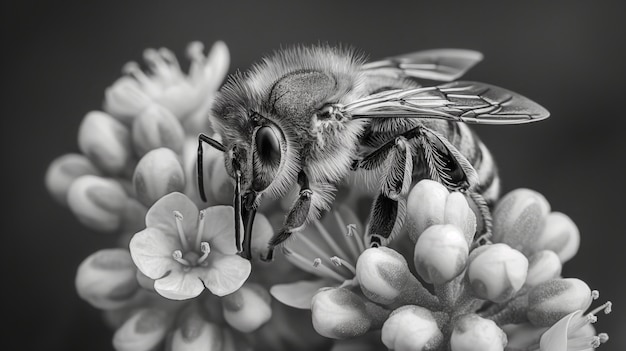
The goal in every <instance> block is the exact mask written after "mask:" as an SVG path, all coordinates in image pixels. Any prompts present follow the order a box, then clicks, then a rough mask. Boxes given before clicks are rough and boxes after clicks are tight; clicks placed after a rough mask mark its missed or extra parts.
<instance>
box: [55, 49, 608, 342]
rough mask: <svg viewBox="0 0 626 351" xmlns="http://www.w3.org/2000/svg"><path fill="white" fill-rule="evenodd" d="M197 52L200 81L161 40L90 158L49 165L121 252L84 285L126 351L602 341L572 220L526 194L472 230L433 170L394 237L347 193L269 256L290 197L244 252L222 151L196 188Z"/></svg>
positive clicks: (64, 191)
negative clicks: (375, 231)
mask: <svg viewBox="0 0 626 351" xmlns="http://www.w3.org/2000/svg"><path fill="white" fill-rule="evenodd" d="M187 54H188V56H189V58H190V60H191V65H190V68H189V72H188V73H184V72H183V71H182V70H181V68H180V66H179V64H178V62H177V60H176V57H175V56H174V54H173V53H172V52H170V51H169V50H167V49H159V50H153V49H149V50H146V51H145V53H144V59H145V61H146V64H147V66H148V68H149V70H148V72H144V71H142V70H141V69H140V68H139V65H138V64H137V63H129V64H127V65H126V66H125V67H124V73H125V75H124V76H123V77H122V78H120V79H118V80H117V81H116V82H114V83H113V84H112V86H111V87H109V88H108V89H107V90H106V92H105V102H104V107H103V111H92V112H89V113H88V114H87V115H86V116H85V117H84V119H83V121H82V123H81V125H80V128H79V132H78V148H79V150H80V153H76V154H68V155H64V156H61V157H59V158H57V159H56V160H54V161H53V162H52V163H51V165H50V166H49V168H48V172H47V174H46V185H47V187H48V190H49V191H50V193H51V194H52V196H53V197H54V198H55V199H56V200H57V201H58V202H59V203H60V204H62V205H65V206H67V207H68V208H69V209H70V210H71V211H72V213H73V214H74V215H75V216H76V218H77V219H78V220H79V221H80V222H81V223H83V224H84V225H85V226H86V227H88V228H90V229H92V230H94V231H97V232H103V233H109V234H110V235H113V236H114V238H115V239H116V241H117V243H118V244H119V246H118V247H115V248H107V249H102V250H99V251H97V252H95V253H93V254H92V255H90V256H89V257H87V258H86V259H85V260H84V261H83V262H82V263H81V264H80V266H79V267H78V270H77V273H76V289H77V292H78V295H79V296H80V297H81V298H82V299H84V300H85V301H87V302H88V303H90V304H91V305H93V306H94V307H96V308H98V309H101V310H103V311H104V315H105V317H106V321H107V322H108V324H110V325H111V326H112V327H113V328H114V329H115V332H114V336H113V346H114V347H115V349H116V350H156V349H167V350H173V351H179V350H197V349H209V350H239V349H273V350H279V349H289V350H291V349H300V350H317V349H322V348H325V349H332V350H333V351H340V350H354V349H359V350H384V349H392V350H399V351H404V350H452V351H465V350H467V351H473V350H481V351H482V350H485V351H497V350H508V351H534V350H541V351H546V350H550V351H553V350H554V351H565V350H587V349H591V348H595V347H598V346H599V345H600V344H602V343H604V342H606V341H607V340H608V336H607V335H606V334H604V333H600V334H597V333H596V332H595V329H594V328H593V326H592V325H591V324H592V323H593V322H595V320H596V319H597V314H598V313H599V312H600V311H604V312H605V313H609V312H610V309H611V303H610V302H607V303H605V304H603V305H601V306H599V307H596V308H594V309H592V310H591V311H589V312H587V310H588V309H589V308H590V306H591V304H592V302H593V300H595V299H597V298H598V296H599V293H598V292H597V291H594V290H591V289H590V288H589V286H587V284H586V283H585V282H583V281H581V280H579V279H576V278H564V277H562V276H561V268H562V264H563V263H565V262H566V261H568V260H569V259H571V258H572V257H573V256H574V255H575V254H576V252H577V250H578V248H579V245H580V235H579V232H578V229H577V227H576V225H575V224H574V222H573V221H572V220H571V219H570V218H569V217H568V216H566V215H565V214H562V213H559V212H551V209H550V205H549V204H548V202H547V200H546V199H545V198H544V197H543V196H542V195H541V194H539V193H537V192H535V191H532V190H528V189H517V190H514V191H512V192H510V193H509V194H507V195H505V196H504V197H503V198H501V199H500V200H499V201H498V202H497V203H496V204H495V205H494V207H493V211H492V212H493V213H492V214H493V233H492V235H491V236H481V238H488V239H487V240H477V237H478V235H477V234H482V232H483V230H484V225H483V224H484V222H485V219H483V218H481V217H480V213H481V212H480V211H478V210H477V209H476V208H475V206H474V205H475V204H474V202H473V200H472V197H470V196H467V194H465V193H461V192H449V191H448V190H447V189H446V188H445V187H444V186H443V185H441V184H439V183H437V182H435V181H430V180H422V181H420V182H418V183H417V184H416V185H415V186H413V188H412V189H411V190H410V193H409V195H408V198H407V206H406V221H405V225H404V228H403V230H402V231H401V232H400V234H399V235H398V236H397V237H396V238H394V239H393V240H391V241H390V243H389V244H388V246H379V245H374V246H371V245H369V240H368V233H367V225H366V224H367V221H368V218H367V216H366V215H360V216H359V215H357V214H356V213H359V214H361V213H364V212H367V211H368V210H369V207H370V206H369V205H370V204H371V202H372V200H373V196H372V195H371V194H369V193H368V192H366V191H362V190H361V189H360V188H359V187H357V186H356V185H355V186H353V187H349V186H346V187H344V186H343V185H342V186H340V191H339V192H338V194H337V196H336V200H335V204H334V205H333V208H332V209H331V210H329V211H326V212H324V213H323V214H322V215H321V217H320V218H319V219H316V220H312V221H311V222H309V223H308V224H307V226H306V227H305V228H304V229H303V230H302V231H300V232H298V233H296V234H295V235H294V236H293V238H292V239H291V240H289V241H288V242H287V243H286V244H285V245H284V246H283V248H282V253H283V255H280V254H279V255H276V256H277V257H275V260H274V262H272V263H271V264H267V263H264V262H261V261H260V260H259V259H258V257H261V256H262V255H263V253H264V251H265V250H266V249H267V246H266V244H267V242H268V239H269V238H270V237H271V236H272V234H273V233H274V232H275V231H276V230H277V229H278V228H280V226H281V225H282V223H283V221H284V216H285V213H286V211H287V209H288V208H289V207H290V206H291V205H292V203H293V201H294V199H295V196H296V195H297V189H293V191H292V192H290V193H289V194H287V195H286V196H285V197H283V198H282V199H278V200H277V201H273V202H272V201H265V202H264V204H262V205H261V207H260V208H259V211H258V214H257V215H256V218H255V221H254V226H253V233H252V238H253V241H252V243H251V245H252V251H253V259H252V260H250V261H249V260H246V259H244V258H242V257H240V256H239V255H238V253H237V251H236V247H237V245H236V244H237V243H235V235H234V233H235V225H240V224H239V223H238V224H235V221H234V217H235V216H234V209H233V208H232V207H231V206H230V205H229V204H230V203H231V202H232V198H233V183H232V180H231V179H230V178H229V176H228V175H227V174H226V170H225V167H224V158H223V157H224V156H223V154H222V153H220V152H218V151H217V150H214V149H212V148H206V149H204V159H203V167H204V168H203V170H202V172H203V173H204V175H205V176H206V182H205V189H204V192H205V193H206V194H207V198H208V202H203V201H201V200H200V198H199V195H198V194H199V191H198V190H199V189H198V188H197V183H196V176H197V169H196V160H197V152H198V141H197V135H198V133H201V132H202V133H209V134H212V129H211V124H210V121H209V119H208V118H207V116H208V115H209V111H210V107H211V103H212V97H213V96H214V94H215V92H216V90H217V88H218V87H219V85H220V84H221V82H222V80H223V78H224V75H225V74H226V71H227V69H228V62H229V54H228V50H227V48H226V46H225V45H224V44H223V43H221V42H218V43H216V44H214V45H213V48H212V49H211V50H210V52H209V54H208V55H207V56H205V55H204V54H203V47H202V45H201V44H199V43H192V44H191V45H189V48H188V52H187ZM215 137H216V138H219V136H215ZM357 185H358V184H357ZM363 208H365V209H366V210H365V211H362V209H363ZM477 216H478V217H477ZM240 230H242V229H240ZM239 244H240V243H239ZM274 300H277V301H274Z"/></svg>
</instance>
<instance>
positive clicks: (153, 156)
mask: <svg viewBox="0 0 626 351" xmlns="http://www.w3.org/2000/svg"><path fill="white" fill-rule="evenodd" d="M133 186H134V187H135V193H136V194H137V198H138V199H139V201H141V203H143V204H144V205H146V206H152V204H154V203H155V202H156V201H157V200H158V199H160V198H161V197H163V196H165V195H167V194H169V193H171V192H175V191H182V190H183V189H184V187H185V175H184V174H183V167H182V166H181V164H180V162H179V161H178V157H177V156H176V154H175V153H174V152H173V151H172V150H170V149H166V148H159V149H155V150H152V151H150V152H148V153H147V154H146V155H145V156H144V157H142V158H141V160H139V163H138V164H137V168H136V169H135V174H134V175H133Z"/></svg>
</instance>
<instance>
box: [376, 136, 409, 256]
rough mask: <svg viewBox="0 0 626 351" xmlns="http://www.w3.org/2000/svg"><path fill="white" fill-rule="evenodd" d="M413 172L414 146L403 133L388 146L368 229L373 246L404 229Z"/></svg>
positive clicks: (382, 242)
mask: <svg viewBox="0 0 626 351" xmlns="http://www.w3.org/2000/svg"><path fill="white" fill-rule="evenodd" d="M412 174H413V157H412V154H411V147H410V145H409V144H408V142H407V139H406V138H405V137H403V136H399V137H397V138H396V139H395V144H394V146H393V147H391V148H389V149H388V153H387V159H386V163H385V170H384V172H383V176H382V180H381V189H380V193H379V194H378V196H377V197H376V199H375V200H374V204H373V205H372V209H371V213H370V223H369V225H368V230H367V233H368V236H369V237H370V244H371V245H379V244H384V243H385V242H386V241H389V240H390V239H391V238H393V237H394V236H395V235H396V234H397V233H398V232H399V231H400V229H402V225H403V223H404V217H405V214H406V199H405V196H406V194H407V193H408V192H409V187H410V185H411V180H412Z"/></svg>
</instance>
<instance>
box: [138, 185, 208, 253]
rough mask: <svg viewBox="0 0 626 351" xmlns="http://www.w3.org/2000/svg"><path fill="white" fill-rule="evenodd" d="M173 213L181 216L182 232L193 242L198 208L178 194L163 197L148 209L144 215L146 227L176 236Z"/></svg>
mask: <svg viewBox="0 0 626 351" xmlns="http://www.w3.org/2000/svg"><path fill="white" fill-rule="evenodd" d="M174 211H178V212H180V213H181V214H182V215H183V231H184V233H185V235H187V236H188V238H189V240H194V238H195V236H196V233H197V227H198V208H197V207H196V205H195V204H194V203H193V202H192V201H191V200H190V199H189V198H188V197H187V196H186V195H184V194H181V193H178V192H174V193H169V194H167V195H165V196H163V197H162V198H160V199H159V200H158V201H157V202H155V203H154V205H152V207H150V209H149V210H148V213H147V214H146V226H147V227H154V228H158V229H161V230H162V231H163V232H164V233H166V234H173V235H174V236H178V234H177V233H178V229H177V227H176V218H175V217H174ZM192 242H193V241H192Z"/></svg>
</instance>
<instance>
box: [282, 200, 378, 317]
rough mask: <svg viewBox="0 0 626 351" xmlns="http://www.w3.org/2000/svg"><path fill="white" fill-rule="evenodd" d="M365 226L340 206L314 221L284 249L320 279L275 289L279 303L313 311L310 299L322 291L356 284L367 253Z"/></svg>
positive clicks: (287, 255) (305, 269) (288, 284)
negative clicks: (361, 259)
mask: <svg viewBox="0 0 626 351" xmlns="http://www.w3.org/2000/svg"><path fill="white" fill-rule="evenodd" d="M362 232H363V226H362V225H361V223H360V221H359V220H358V218H357V217H356V215H355V214H354V212H352V211H351V210H350V209H349V208H347V207H344V206H339V207H338V208H337V209H336V210H333V211H329V212H328V213H326V216H325V217H324V218H323V219H322V221H319V220H313V221H312V223H311V224H309V225H308V226H307V227H306V228H305V229H304V230H303V231H302V232H300V233H298V234H296V237H295V238H294V239H293V240H291V241H289V242H288V243H287V244H286V245H285V248H284V250H283V252H284V253H285V257H286V258H287V260H289V262H291V263H292V264H293V265H295V266H296V267H298V268H300V269H302V270H304V271H306V272H309V273H312V274H313V275H315V276H317V277H318V279H315V280H301V281H296V282H293V283H287V284H277V285H274V286H272V288H271V289H270V293H271V294H272V296H274V297H275V298H276V299H277V300H278V301H280V302H282V303H284V304H286V305H288V306H291V307H295V308H301V309H309V308H311V299H312V298H313V296H314V295H315V294H316V293H317V291H318V290H319V289H320V288H324V287H339V286H348V285H353V286H354V285H355V284H356V282H355V281H354V277H355V275H356V267H355V265H356V261H357V259H358V257H359V255H360V254H361V253H362V252H363V251H364V250H365V248H366V247H365V241H364V237H363V236H361V235H359V233H362Z"/></svg>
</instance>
